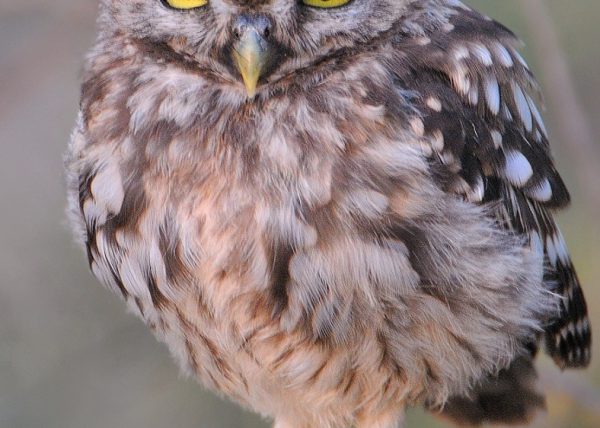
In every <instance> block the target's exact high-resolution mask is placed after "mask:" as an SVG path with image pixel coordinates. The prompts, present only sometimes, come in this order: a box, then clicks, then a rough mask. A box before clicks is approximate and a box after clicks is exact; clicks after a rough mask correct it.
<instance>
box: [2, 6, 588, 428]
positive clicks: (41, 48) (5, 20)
mask: <svg viewBox="0 0 600 428" xmlns="http://www.w3.org/2000/svg"><path fill="white" fill-rule="evenodd" d="M468 3H469V4H472V5H473V6H476V7H478V8H480V9H481V10H483V11H485V12H487V13H488V14H489V15H491V16H493V17H495V18H497V19H499V20H501V21H502V22H504V23H505V24H507V25H508V26H510V27H511V28H513V29H515V30H516V32H517V33H518V34H519V35H520V36H521V37H522V38H523V40H524V41H525V42H526V45H527V47H526V48H525V50H524V54H525V56H526V57H527V58H528V60H529V61H530V62H531V63H532V65H533V69H534V70H535V72H536V73H537V75H538V76H539V77H540V79H541V81H542V83H543V85H544V90H545V92H546V100H547V104H548V107H549V108H548V110H547V112H546V117H547V119H548V122H549V128H550V129H551V133H552V135H553V139H552V140H553V141H552V144H553V147H554V152H555V155H556V158H557V163H558V166H559V169H560V170H561V171H562V172H563V173H564V177H565V179H566V181H567V183H568V184H569V186H570V188H571V189H572V192H573V199H574V204H573V208H572V209H571V210H570V211H569V212H567V213H565V214H562V215H561V217H560V223H561V225H562V228H563V232H564V234H565V235H566V238H567V240H568V242H569V244H570V248H571V251H572V254H573V258H574V261H575V264H576V265H577V267H578V269H579V273H580V276H581V278H582V280H583V283H584V286H585V289H586V294H587V299H588V303H589V305H590V306H591V318H592V324H594V325H595V328H596V333H597V334H598V335H600V299H599V297H600V287H599V284H598V282H599V280H600V263H598V261H597V260H598V257H599V256H600V222H599V219H600V202H599V201H600V191H599V189H598V188H599V187H600V179H599V177H600V175H599V174H600V156H599V155H598V153H599V152H600V138H599V137H600V120H598V118H600V47H599V45H600V24H599V21H600V2H599V1H598V0H573V1H565V0H504V1H498V0H496V1H492V0H487V1H486V0H472V1H468ZM95 9H96V1H95V0H79V1H77V0H53V1H48V0H27V1H9V0H0V144H1V146H0V147H2V149H3V150H2V156H0V201H1V208H0V220H1V221H0V427H1V428H5V427H6V428H13V427H23V428H33V427H44V428H46V427H47V428H72V427H73V428H80V427H81V428H100V427H102V428H104V427H126V428H137V427H144V428H163V427H181V428H187V427H190V428H192V427H194V428H236V427H244V428H250V427H266V426H267V424H266V423H265V422H264V421H261V420H260V418H258V417H257V416H254V415H251V414H249V413H246V412H243V411H241V410H240V409H239V408H238V407H237V406H235V405H232V404H230V403H228V402H225V401H222V400H220V399H219V398H217V397H216V396H214V395H212V394H210V393H207V392H205V391H204V390H203V389H202V388H201V387H199V386H198V385H197V384H195V383H194V382H193V381H191V380H185V379H182V378H181V376H180V375H179V374H178V370H177V368H176V367H175V364H174V363H173V362H172V361H171V360H170V358H169V355H168V353H167V350H166V349H165V347H164V346H162V345H160V344H158V343H157V342H156V341H155V340H154V338H153V337H152V336H151V334H150V332H149V331H148V329H147V328H146V327H145V326H143V325H142V323H141V322H140V321H138V319H137V318H135V317H134V316H132V315H130V314H127V313H126V312H125V310H124V305H123V303H122V302H120V301H119V299H118V298H117V296H114V295H112V294H110V293H108V292H106V291H105V290H103V289H102V288H101V287H100V286H99V285H98V284H97V282H96V281H95V280H94V279H93V278H92V276H91V275H90V274H89V273H88V270H87V267H86V262H85V259H84V256H83V254H82V252H81V251H80V250H79V248H77V247H76V246H75V245H74V244H72V239H71V235H70V233H69V231H68V229H67V227H66V226H65V220H64V214H63V212H64V206H65V198H64V185H63V175H62V174H63V173H62V159H61V157H62V153H63V152H64V150H65V148H66V144H67V140H68V137H69V132H70V128H71V125H72V123H73V119H74V117H75V112H76V109H77V98H78V84H79V72H80V67H81V62H82V56H83V54H84V52H85V51H86V49H87V48H88V47H89V46H90V45H91V43H92V41H93V37H94V17H95ZM557 49H559V50H557ZM556 52H558V53H559V54H558V55H555V53H556ZM598 343H600V341H596V344H598ZM540 370H541V382H542V384H543V386H544V388H546V389H547V390H548V391H549V399H548V407H549V412H548V413H547V414H546V415H544V416H542V417H541V418H540V419H539V420H538V421H537V422H536V426H537V427H550V428H552V427H556V428H557V427H564V428H567V427H568V428H583V427H586V428H592V427H594V428H597V427H600V346H595V359H594V360H593V362H592V367H591V368H590V369H589V370H587V371H584V372H568V373H564V374H563V373H560V372H559V371H558V370H557V369H556V368H554V367H553V366H552V364H551V363H550V362H549V361H548V360H547V359H543V360H542V361H541V362H540ZM407 425H408V426H409V427H442V426H445V425H444V424H443V423H442V422H439V421H437V420H435V419H433V418H431V417H430V416H427V415H425V414H424V413H423V412H422V411H420V410H411V411H410V412H409V416H408V423H407Z"/></svg>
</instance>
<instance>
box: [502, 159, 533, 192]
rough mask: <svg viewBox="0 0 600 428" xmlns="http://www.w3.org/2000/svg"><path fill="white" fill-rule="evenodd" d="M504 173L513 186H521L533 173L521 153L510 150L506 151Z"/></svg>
mask: <svg viewBox="0 0 600 428" xmlns="http://www.w3.org/2000/svg"><path fill="white" fill-rule="evenodd" d="M504 173H505V175H506V178H507V179H508V181H510V182H511V183H512V184H514V185H515V186H519V187H521V186H523V185H524V184H525V183H527V181H528V180H529V179H530V178H531V176H532V175H533V168H531V164H530V163H529V161H528V160H527V158H526V157H525V156H524V155H523V153H521V152H519V151H516V150H512V151H509V152H507V153H506V165H505V169H504Z"/></svg>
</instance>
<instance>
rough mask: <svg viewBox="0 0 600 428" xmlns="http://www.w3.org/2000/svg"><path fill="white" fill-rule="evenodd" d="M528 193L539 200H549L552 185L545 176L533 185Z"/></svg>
mask: <svg viewBox="0 0 600 428" xmlns="http://www.w3.org/2000/svg"><path fill="white" fill-rule="evenodd" d="M528 194H529V195H530V196H531V197H532V198H534V199H536V200H538V201H540V202H547V201H549V200H550V199H551V198H552V186H551V185H550V181H549V180H548V179H547V178H544V179H543V180H542V181H541V183H539V184H537V185H536V186H535V187H533V188H532V189H531V190H530V191H529V192H528Z"/></svg>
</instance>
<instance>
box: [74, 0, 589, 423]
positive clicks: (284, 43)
mask: <svg viewBox="0 0 600 428" xmlns="http://www.w3.org/2000/svg"><path fill="white" fill-rule="evenodd" d="M345 8H348V10H346V9H345ZM352 8H353V9H354V12H356V13H354V12H353V9H352ZM240 14H248V16H250V17H254V18H255V17H256V16H260V17H264V18H265V19H266V21H265V22H269V23H270V24H269V25H270V26H271V27H269V29H270V31H269V34H268V37H269V40H268V41H269V43H272V44H273V45H276V46H277V49H278V52H279V55H278V56H277V60H276V61H273V62H272V63H270V64H269V66H268V67H266V68H265V69H264V70H263V75H262V77H261V80H260V81H259V82H258V87H257V88H256V93H255V94H254V93H250V89H248V91H247V90H245V89H244V84H243V83H242V79H241V78H240V77H239V75H237V74H236V71H235V65H233V63H232V62H231V60H230V56H231V47H230V46H229V43H230V42H229V40H228V38H227V37H228V36H227V34H228V28H229V27H228V25H229V22H230V21H231V20H233V19H235V18H236V17H237V16H238V15H240ZM328 14H329V15H328ZM101 16H102V19H101V20H100V25H101V30H102V33H101V36H100V37H99V39H98V42H97V45H96V47H95V48H94V50H93V51H92V54H91V57H90V60H89V62H88V65H87V68H86V75H85V83H84V87H83V93H82V104H81V115H80V118H79V121H78V125H77V128H76V130H75V133H74V137H73V141H72V144H71V147H70V154H69V158H68V169H69V191H70V193H69V196H70V207H71V213H72V218H73V220H74V224H75V225H76V227H77V230H78V231H79V232H80V238H81V240H82V241H83V242H85V243H86V247H87V251H88V257H89V262H90V266H91V268H92V270H93V272H94V274H95V275H96V276H97V277H98V278H99V279H101V280H102V282H103V283H105V284H106V285H108V286H109V287H111V288H113V289H114V290H115V291H117V292H118V293H120V294H122V296H123V297H124V298H125V299H126V300H127V302H128V303H129V305H130V306H131V308H132V309H133V310H134V311H135V312H137V313H138V314H139V315H140V316H141V317H142V318H143V319H144V320H145V321H146V322H147V323H148V324H149V325H150V326H151V328H152V329H153V330H154V332H155V333H156V335H157V336H158V337H159V338H161V339H162V340H164V341H165V342H166V343H167V344H168V345H169V348H170V349H171V351H172V353H173V354H174V355H175V357H176V358H177V359H178V361H179V362H180V364H181V365H182V367H184V368H185V369H186V370H187V371H188V372H189V373H191V374H193V375H195V376H197V377H198V378H199V379H200V380H201V381H202V382H203V383H204V384H206V385H207V386H209V387H210V388H212V389H214V390H217V391H220V392H222V393H224V394H225V395H227V396H229V397H231V398H233V399H234V400H236V401H237V402H239V403H241V404H243V405H245V406H247V407H249V408H251V409H253V410H255V411H258V412H260V413H261V414H263V415H267V416H269V417H271V418H273V419H275V420H276V422H277V424H278V425H277V426H278V427H279V426H280V427H282V428H283V427H286V428H288V427H291V428H304V427H324V428H327V427H330V428H334V427H348V426H352V425H356V426H358V427H382V428H387V427H394V426H397V424H398V423H399V421H400V420H401V418H402V412H403V408H404V407H405V406H407V405H414V404H419V403H425V404H427V405H428V406H431V407H436V406H439V405H442V404H444V403H448V407H447V408H446V413H447V414H448V415H449V416H451V417H453V418H455V419H459V420H461V419H463V420H468V421H470V422H473V423H475V422H481V421H484V420H521V419H525V418H527V417H528V416H529V415H530V412H531V411H532V410H533V409H535V408H536V407H539V406H540V405H541V402H540V400H541V398H540V396H538V395H537V393H536V392H535V390H534V388H533V386H532V377H534V372H533V368H532V366H531V364H530V360H531V357H532V353H534V352H535V349H536V348H537V345H536V344H537V343H538V341H539V340H540V339H541V337H542V336H545V338H546V345H547V346H546V348H547V350H548V351H549V352H550V354H551V355H552V356H553V357H554V358H555V360H556V361H557V363H558V364H560V365H562V366H581V365H585V364H586V363H587V361H588V360H589V357H590V356H589V340H590V332H589V326H588V324H587V318H586V313H585V302H584V301H583V296H582V294H581V290H580V288H579V285H578V282H577V279H576V276H575V274H574V271H573V269H572V266H571V263H570V261H569V257H568V254H567V252H566V249H565V247H564V243H563V241H562V238H561V237H560V233H559V232H558V230H557V229H556V228H555V226H554V222H553V220H552V218H551V214H550V211H551V209H553V208H557V207H561V206H564V205H565V204H566V203H567V202H568V194H567V192H566V190H565V188H564V185H563V183H562V181H561V180H560V177H559V176H558V174H557V173H556V171H555V170H554V168H553V166H552V161H551V158H550V155H549V152H548V146H547V140H546V135H545V130H544V128H543V124H542V122H541V118H540V117H539V113H538V112H537V109H536V108H535V105H534V103H533V101H532V98H531V96H530V95H529V94H530V93H532V91H534V89H535V83H534V81H533V80H532V77H531V75H530V73H529V71H528V70H527V68H526V66H525V65H524V63H522V60H520V57H519V56H518V54H517V53H516V51H515V50H514V49H513V46H512V44H513V42H514V40H513V36H512V35H511V34H510V32H508V30H506V29H505V28H504V27H501V26H500V25H499V24H497V23H495V22H493V21H491V20H487V19H485V18H484V17H482V16H481V15H479V14H477V13H476V12H473V11H470V10H469V9H467V8H465V7H464V6H462V5H461V4H460V3H458V2H455V1H446V0H430V1H425V0H422V1H392V0H379V1H367V0H354V1H353V2H351V3H349V4H348V5H346V6H341V7H339V8H336V9H335V10H329V9H328V10H325V9H324V10H316V9H315V10H313V9H311V8H308V7H307V6H304V5H302V4H301V3H298V2H295V1H291V0H272V1H262V2H256V1H255V2H242V1H233V0H230V1H225V0H211V1H210V2H209V3H208V5H206V6H203V7H202V8H198V10H196V9H194V10H192V11H174V10H171V9H169V8H167V7H166V6H165V5H164V4H163V3H161V2H160V1H158V0H135V1H118V0H113V1H110V0H106V1H105V2H104V5H103V8H102V15H101ZM254 18H252V19H254ZM261 19H262V18H261ZM344 20H352V21H353V22H352V23H348V22H345V21H344ZM320 21H324V22H322V26H319V22H320ZM354 21H359V22H354ZM261 22H262V21H261ZM208 24H210V25H208ZM265 34H266V33H265ZM265 37H266V36H265ZM265 70H266V71H265ZM246 86H247V87H248V85H246ZM511 363H512V365H511ZM499 370H503V371H502V372H501V373H500V374H498V371H499ZM497 376H500V377H502V376H504V377H507V378H509V379H510V382H509V384H510V385H511V388H509V390H507V391H502V393H499V392H498V391H497V390H496V392H492V393H491V394H492V395H489V394H488V395H487V396H486V397H487V398H486V397H484V398H481V397H480V398H481V399H482V400H485V399H488V400H490V399H491V400H492V401H494V400H495V398H499V399H500V402H499V403H494V406H492V407H493V409H480V408H477V409H473V408H472V405H473V401H470V399H468V398H461V397H463V396H466V395H467V394H468V393H469V392H470V391H472V390H473V388H475V390H474V391H475V392H474V393H473V394H475V395H477V394H482V396H483V395H485V394H486V393H487V392H486V386H487V385H490V384H493V383H494V382H496V380H497ZM511 382H512V383H511ZM505 384H506V382H504V383H503V385H505ZM494 394H496V396H494ZM514 394H517V395H518V396H519V397H520V399H521V400H522V401H521V402H520V401H519V399H517V400H515V401H514V403H513V404H514V405H513V406H512V407H511V405H506V406H504V407H505V408H506V409H509V408H510V410H506V412H504V414H502V411H501V409H503V403H502V402H501V401H502V400H501V398H502V397H504V398H507V397H510V396H511V395H513V396H514ZM519 394H520V395H519ZM475 399H477V397H475ZM475 402H476V401H475ZM469 406H471V408H469ZM475 407H477V406H475ZM461 409H462V410H461ZM494 409H495V410H496V412H500V414H498V413H496V414H494ZM498 409H500V410H498ZM462 411H464V412H467V413H468V415H466V414H462V413H461V412H462ZM478 412H479V413H478Z"/></svg>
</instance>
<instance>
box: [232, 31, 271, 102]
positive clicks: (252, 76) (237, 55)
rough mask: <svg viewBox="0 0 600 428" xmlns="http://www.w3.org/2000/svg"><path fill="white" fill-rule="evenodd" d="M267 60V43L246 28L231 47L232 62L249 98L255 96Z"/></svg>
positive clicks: (255, 32) (257, 34)
mask: <svg viewBox="0 0 600 428" xmlns="http://www.w3.org/2000/svg"><path fill="white" fill-rule="evenodd" d="M268 59H269V45H268V42H267V41H266V40H265V39H264V38H263V37H262V36H261V35H260V34H259V33H258V31H257V30H256V29H254V28H252V27H250V28H247V29H246V31H244V32H243V33H242V34H240V36H239V40H237V41H236V42H235V44H234V45H233V60H234V62H235V65H236V66H237V69H238V71H239V72H240V74H241V75H242V79H244V85H245V86H246V92H247V93H248V97H249V98H254V95H256V87H257V85H258V80H259V79H260V77H261V75H262V73H263V71H264V70H265V66H266V65H267V62H268Z"/></svg>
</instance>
